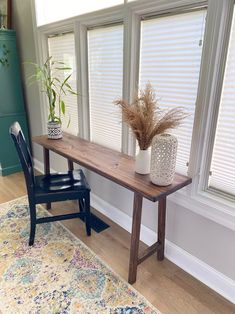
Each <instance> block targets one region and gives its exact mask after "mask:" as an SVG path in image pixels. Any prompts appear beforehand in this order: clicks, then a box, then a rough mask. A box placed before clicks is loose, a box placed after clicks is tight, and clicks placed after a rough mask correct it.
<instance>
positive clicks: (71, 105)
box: [48, 33, 78, 135]
mask: <svg viewBox="0 0 235 314" xmlns="http://www.w3.org/2000/svg"><path fill="white" fill-rule="evenodd" d="M48 49H49V56H52V59H53V60H56V61H63V62H64V63H65V64H66V65H68V67H70V68H71V69H72V70H71V74H72V76H71V78H70V80H69V84H70V85H71V86H72V88H73V90H75V91H76V90H77V86H76V63H75V45H74V34H73V33H67V34H63V35H58V36H53V37H49V38H48ZM60 73H61V72H60ZM65 74H66V76H67V75H68V74H69V73H68V72H66V73H65ZM64 99H65V103H66V107H67V112H68V114H69V117H70V124H69V127H68V128H67V124H68V122H69V119H68V116H67V115H66V118H65V119H64V120H65V121H64V123H63V125H62V129H63V130H64V131H66V132H69V133H72V134H74V135H77V134H78V105H77V97H76V96H74V95H67V96H66V97H65V98H64Z"/></svg>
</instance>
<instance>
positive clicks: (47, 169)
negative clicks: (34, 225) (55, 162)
mask: <svg viewBox="0 0 235 314" xmlns="http://www.w3.org/2000/svg"><path fill="white" fill-rule="evenodd" d="M43 158H44V173H45V174H50V154H49V149H47V148H45V147H43ZM46 209H51V203H47V204H46Z"/></svg>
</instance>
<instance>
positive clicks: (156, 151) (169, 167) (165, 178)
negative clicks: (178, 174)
mask: <svg viewBox="0 0 235 314" xmlns="http://www.w3.org/2000/svg"><path fill="white" fill-rule="evenodd" d="M177 146H178V141H177V138H176V137H175V136H173V135H171V134H159V135H156V136H155V137H154V139H153V141H152V154H151V167H150V180H151V181H152V183H154V184H156V185H160V186H167V185H170V184H171V183H172V181H173V179H174V174H175V165H176V154H177Z"/></svg>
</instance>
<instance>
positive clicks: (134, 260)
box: [128, 192, 143, 284]
mask: <svg viewBox="0 0 235 314" xmlns="http://www.w3.org/2000/svg"><path fill="white" fill-rule="evenodd" d="M142 203H143V197H142V196H141V195H140V194H138V193H136V192H135V193H134V203H133V218H132V231H131V248H130V261H129V275H128V282H129V283H130V284H133V283H134V282H135V281H136V275H137V266H138V253H139V240H140V224H141V214H142Z"/></svg>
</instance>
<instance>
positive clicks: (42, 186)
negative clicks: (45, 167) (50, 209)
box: [34, 169, 90, 203]
mask: <svg viewBox="0 0 235 314" xmlns="http://www.w3.org/2000/svg"><path fill="white" fill-rule="evenodd" d="M34 188H35V200H36V203H40V202H47V201H48V202H49V201H50V202H59V201H61V200H64V199H65V198H67V199H77V197H78V194H79V195H82V194H84V193H86V192H87V191H90V186H89V184H88V182H87V181H86V178H85V175H84V173H83V171H82V170H81V169H79V170H73V171H68V172H65V173H54V174H49V175H40V176H35V187H34ZM55 193H56V194H55Z"/></svg>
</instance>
